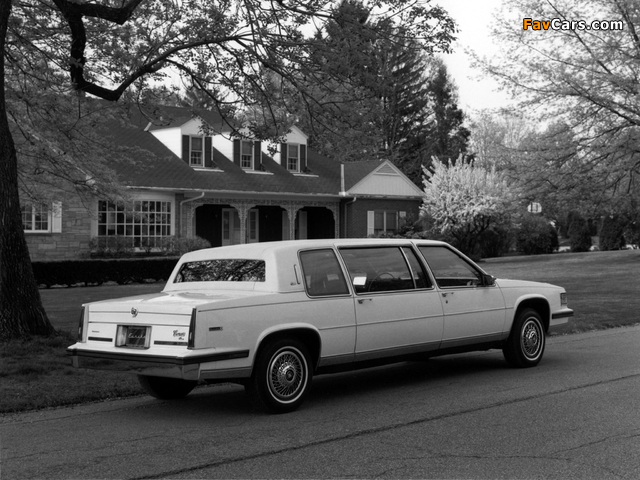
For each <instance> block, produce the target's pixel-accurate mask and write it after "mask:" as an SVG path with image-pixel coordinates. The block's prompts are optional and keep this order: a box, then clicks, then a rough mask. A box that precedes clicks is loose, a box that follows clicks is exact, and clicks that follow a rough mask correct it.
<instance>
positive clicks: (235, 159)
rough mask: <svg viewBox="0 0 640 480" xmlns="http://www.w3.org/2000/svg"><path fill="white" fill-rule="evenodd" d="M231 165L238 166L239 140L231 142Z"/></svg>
mask: <svg viewBox="0 0 640 480" xmlns="http://www.w3.org/2000/svg"><path fill="white" fill-rule="evenodd" d="M233 163H235V164H236V165H238V166H240V139H239V138H236V139H234V140H233Z"/></svg>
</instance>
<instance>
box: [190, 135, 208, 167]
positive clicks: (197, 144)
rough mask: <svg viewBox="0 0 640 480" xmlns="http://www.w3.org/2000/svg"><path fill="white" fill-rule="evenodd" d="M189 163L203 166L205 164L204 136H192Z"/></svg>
mask: <svg viewBox="0 0 640 480" xmlns="http://www.w3.org/2000/svg"><path fill="white" fill-rule="evenodd" d="M190 142H191V144H190V149H189V164H190V165H194V166H199V167H201V166H202V165H203V162H202V159H203V150H204V148H203V143H204V142H203V140H202V137H190Z"/></svg>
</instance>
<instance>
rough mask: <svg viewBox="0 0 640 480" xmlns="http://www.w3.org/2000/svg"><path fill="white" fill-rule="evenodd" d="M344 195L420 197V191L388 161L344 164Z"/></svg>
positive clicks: (421, 193)
mask: <svg viewBox="0 0 640 480" xmlns="http://www.w3.org/2000/svg"><path fill="white" fill-rule="evenodd" d="M344 169H345V193H346V194H347V195H350V196H351V195H354V196H357V195H365V196H376V197H380V196H383V197H421V196H422V195H423V192H422V190H420V189H419V188H418V187H417V186H416V185H415V184H414V183H413V182H412V181H411V180H409V178H408V177H407V176H406V175H405V174H404V173H402V172H401V171H400V169H398V167H396V166H395V165H394V164H393V163H391V162H390V161H388V160H384V161H377V160H372V161H367V162H353V163H346V164H345V165H344Z"/></svg>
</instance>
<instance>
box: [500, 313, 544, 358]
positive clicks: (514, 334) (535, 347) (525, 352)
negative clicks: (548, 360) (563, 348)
mask: <svg viewBox="0 0 640 480" xmlns="http://www.w3.org/2000/svg"><path fill="white" fill-rule="evenodd" d="M545 345H546V334H545V329H544V324H543V323H542V318H541V317H540V314H539V313H538V312H536V311H535V310H533V309H532V308H526V309H524V310H522V311H521V312H520V313H518V316H517V317H516V319H515V320H514V321H513V326H512V327H511V334H510V335H509V338H508V339H507V343H505V345H504V346H503V347H502V353H503V354H504V358H505V360H506V361H507V362H508V363H509V365H511V366H512V367H517V368H529V367H535V366H536V365H537V364H538V363H540V360H541V359H542V355H543V353H544V347H545Z"/></svg>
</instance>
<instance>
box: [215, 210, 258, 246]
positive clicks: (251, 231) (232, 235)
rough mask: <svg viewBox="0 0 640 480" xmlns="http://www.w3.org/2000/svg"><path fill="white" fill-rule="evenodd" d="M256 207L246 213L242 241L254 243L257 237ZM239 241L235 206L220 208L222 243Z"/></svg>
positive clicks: (238, 218) (238, 223) (238, 220)
mask: <svg viewBox="0 0 640 480" xmlns="http://www.w3.org/2000/svg"><path fill="white" fill-rule="evenodd" d="M258 218H259V216H258V209H256V208H252V209H251V210H249V212H248V214H247V229H246V238H245V242H244V243H255V242H257V241H258V238H259V228H260V225H259V223H258ZM239 243H241V242H240V216H239V215H238V211H237V210H236V209H235V208H223V209H222V245H237V244H239Z"/></svg>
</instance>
